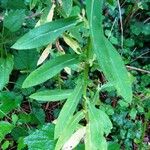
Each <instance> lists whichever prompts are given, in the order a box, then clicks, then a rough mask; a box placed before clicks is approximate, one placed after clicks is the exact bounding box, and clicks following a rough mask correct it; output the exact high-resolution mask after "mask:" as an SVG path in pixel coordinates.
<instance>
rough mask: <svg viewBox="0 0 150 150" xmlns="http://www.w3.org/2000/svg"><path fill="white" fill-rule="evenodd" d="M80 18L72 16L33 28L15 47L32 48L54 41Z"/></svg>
mask: <svg viewBox="0 0 150 150" xmlns="http://www.w3.org/2000/svg"><path fill="white" fill-rule="evenodd" d="M78 22H79V19H78V18H77V17H70V18H67V19H60V20H56V21H52V22H48V23H45V24H43V25H41V26H39V27H37V28H34V29H32V30H31V31H29V32H28V33H26V34H25V35H24V36H23V37H21V38H20V39H19V40H18V41H17V42H16V43H15V44H14V45H13V46H12V48H14V49H18V50H21V49H32V48H38V47H41V46H44V45H47V44H51V43H53V42H54V41H55V40H56V38H58V37H59V36H60V35H61V34H62V33H63V32H65V31H66V30H69V29H71V28H73V27H74V26H75V25H77V23H78Z"/></svg>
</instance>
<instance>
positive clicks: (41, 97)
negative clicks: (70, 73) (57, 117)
mask: <svg viewBox="0 0 150 150" xmlns="http://www.w3.org/2000/svg"><path fill="white" fill-rule="evenodd" d="M72 92H73V90H58V89H57V90H44V91H40V92H36V93H34V94H32V95H30V98H32V99H35V100H37V101H41V102H42V101H44V102H55V101H59V100H64V99H66V98H68V97H69V96H70V95H71V94H72Z"/></svg>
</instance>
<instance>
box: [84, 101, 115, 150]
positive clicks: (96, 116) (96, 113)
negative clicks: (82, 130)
mask: <svg viewBox="0 0 150 150" xmlns="http://www.w3.org/2000/svg"><path fill="white" fill-rule="evenodd" d="M88 114H89V122H88V124H87V126H86V131H87V132H86V141H85V149H86V150H91V149H93V150H107V143H106V140H105V138H104V132H105V133H106V134H109V133H110V130H111V128H112V124H111V121H110V120H109V118H108V116H107V115H106V114H105V113H104V112H103V111H101V110H98V109H96V108H95V107H94V105H93V104H90V103H88Z"/></svg>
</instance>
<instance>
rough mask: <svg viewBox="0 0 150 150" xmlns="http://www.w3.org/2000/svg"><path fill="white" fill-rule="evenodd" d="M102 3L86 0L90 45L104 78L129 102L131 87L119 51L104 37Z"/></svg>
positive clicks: (99, 0) (100, 0) (97, 0)
mask: <svg viewBox="0 0 150 150" xmlns="http://www.w3.org/2000/svg"><path fill="white" fill-rule="evenodd" d="M102 4H103V0H86V7H87V15H88V21H89V27H90V34H91V41H92V46H93V49H94V52H95V54H96V56H97V60H98V62H99V65H100V67H101V69H102V71H103V72H104V74H105V76H106V78H107V79H108V80H109V81H110V82H111V83H114V87H115V88H116V89H117V91H118V94H119V95H121V96H122V97H123V98H124V99H125V101H127V102H129V103H130V102H131V100H132V87H131V82H130V79H129V76H128V72H127V70H126V68H125V65H124V63H123V61H122V59H121V56H120V55H119V53H118V52H117V51H116V49H115V48H114V47H113V46H112V44H111V43H110V42H109V41H108V40H107V39H106V38H105V37H104V33H103V28H102Z"/></svg>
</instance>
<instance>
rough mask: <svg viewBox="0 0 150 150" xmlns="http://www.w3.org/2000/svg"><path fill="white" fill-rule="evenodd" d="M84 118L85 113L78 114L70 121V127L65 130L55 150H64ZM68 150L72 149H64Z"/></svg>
mask: <svg viewBox="0 0 150 150" xmlns="http://www.w3.org/2000/svg"><path fill="white" fill-rule="evenodd" d="M83 117H84V114H83V112H78V113H77V114H75V115H74V116H73V117H72V118H71V119H70V120H69V123H68V125H67V126H66V127H65V128H64V129H63V132H62V134H61V135H60V137H59V139H58V141H57V144H56V147H55V150H60V149H61V148H62V146H63V145H64V144H65V142H66V141H67V140H68V139H69V138H70V137H71V135H72V134H73V132H74V131H75V130H76V129H77V126H78V123H79V121H80V120H81V119H83ZM66 146H67V145H66ZM68 148H70V147H68V146H67V147H65V148H63V150H65V149H66V150H67V149H68Z"/></svg>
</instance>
